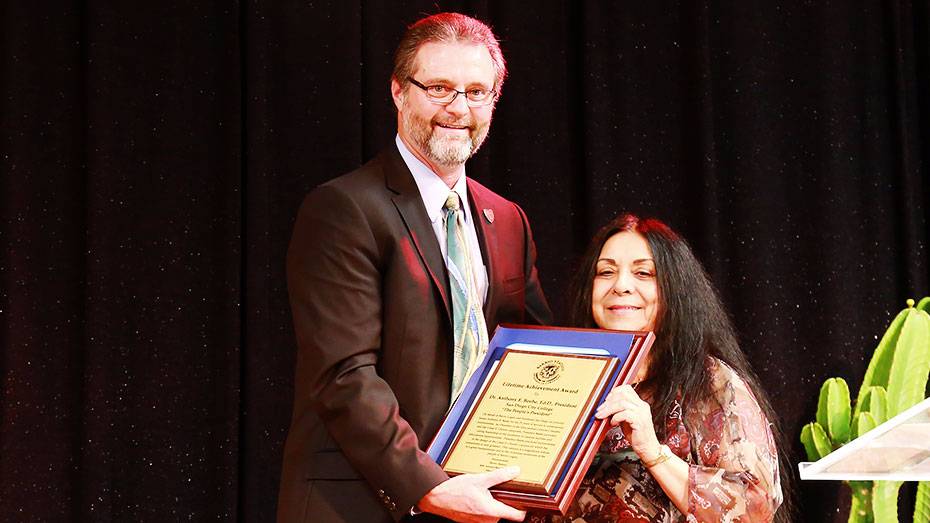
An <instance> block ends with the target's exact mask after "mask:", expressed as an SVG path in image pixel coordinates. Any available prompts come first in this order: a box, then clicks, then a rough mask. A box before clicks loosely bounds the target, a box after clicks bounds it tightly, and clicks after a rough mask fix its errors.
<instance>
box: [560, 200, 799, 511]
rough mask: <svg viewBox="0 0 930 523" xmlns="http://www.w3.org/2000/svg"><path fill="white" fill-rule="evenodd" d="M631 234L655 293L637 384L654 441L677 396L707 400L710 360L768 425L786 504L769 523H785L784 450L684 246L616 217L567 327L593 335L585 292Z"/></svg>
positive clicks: (593, 256) (575, 290)
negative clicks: (745, 390) (615, 240)
mask: <svg viewBox="0 0 930 523" xmlns="http://www.w3.org/2000/svg"><path fill="white" fill-rule="evenodd" d="M624 231H629V232H635V233H638V234H640V235H641V236H643V237H644V238H645V239H646V242H647V243H648V244H649V248H650V250H651V251H652V258H653V260H654V262H655V267H656V280H657V284H658V287H659V301H660V307H659V314H658V317H657V321H656V327H655V335H656V339H655V342H654V344H653V346H652V350H651V351H650V356H651V362H650V364H649V375H648V376H647V377H646V381H645V382H644V383H643V384H642V387H643V388H644V389H645V390H648V391H650V393H651V395H652V416H653V423H654V426H655V428H656V432H657V435H658V436H659V438H660V439H664V432H665V421H664V420H665V419H666V417H667V416H668V413H669V411H670V410H671V409H672V406H673V404H674V401H675V398H676V397H677V396H678V394H681V401H682V407H683V408H684V409H685V410H687V406H688V404H689V403H693V402H697V401H700V400H702V399H705V398H707V397H708V396H709V395H710V394H711V392H712V391H711V388H710V385H711V384H710V380H709V376H708V373H707V372H706V361H707V357H708V356H713V357H715V358H717V359H719V360H721V361H723V362H725V363H726V364H727V365H729V366H730V367H732V368H733V370H735V371H736V373H737V374H739V376H740V377H742V378H743V380H744V381H745V382H746V385H747V386H748V387H749V389H750V390H751V391H752V393H753V394H754V395H755V397H756V400H757V401H758V402H759V406H760V407H761V408H762V411H763V412H764V413H765V415H766V417H767V418H768V419H769V423H770V424H771V428H772V433H773V435H774V436H775V442H776V445H777V446H778V452H779V471H780V475H781V486H782V493H783V496H784V502H783V503H782V507H781V508H780V509H779V510H778V513H777V515H776V517H775V521H778V522H787V521H791V512H792V503H791V499H790V498H791V496H790V494H791V490H792V489H791V488H790V486H791V484H790V481H791V476H790V473H789V470H791V464H790V462H789V461H788V460H787V458H786V456H785V452H786V450H787V449H788V448H790V447H787V446H786V445H785V438H784V435H783V434H782V432H781V430H780V429H779V427H778V424H777V423H776V422H775V421H776V420H777V419H778V417H777V416H776V415H775V412H774V411H773V410H772V406H771V404H770V403H769V400H768V397H767V395H766V394H765V391H764V390H763V389H762V388H761V387H760V386H759V380H758V378H757V377H756V375H755V373H754V372H753V371H752V368H751V367H750V365H749V362H748V361H747V360H746V356H745V355H744V354H743V351H742V350H740V348H739V344H738V343H737V339H736V332H735V330H734V328H733V324H732V322H731V321H730V317H729V316H728V314H727V312H726V309H725V308H724V306H723V303H722V302H721V300H720V297H719V296H718V294H717V291H716V290H715V289H714V287H713V285H712V284H711V282H710V278H708V276H707V273H706V272H705V271H704V268H703V266H702V265H701V263H700V262H699V261H698V260H697V258H696V257H695V256H694V253H693V252H692V251H691V248H690V247H689V246H688V243H687V242H686V241H685V240H684V239H683V238H682V237H681V236H679V235H678V234H677V233H676V232H675V231H673V230H672V229H671V228H669V227H668V226H667V225H665V224H664V223H662V222H661V221H659V220H655V219H642V218H639V217H638V216H635V215H632V214H622V215H620V216H618V217H617V218H615V219H613V220H611V221H610V222H609V223H608V224H607V225H605V226H604V227H602V228H601V229H600V230H599V231H598V232H597V234H595V235H594V238H593V239H592V240H591V243H590V244H589V245H588V249H587V251H586V252H585V254H584V257H583V258H582V260H581V264H580V266H579V268H578V270H577V271H576V273H575V279H574V281H573V282H572V286H571V289H570V291H569V299H570V300H571V303H570V304H569V315H570V316H569V323H570V325H572V326H574V327H585V328H598V326H597V325H596V324H595V323H594V317H593V316H592V312H591V292H592V286H593V284H594V275H595V272H596V271H597V260H598V258H599V257H600V253H601V249H602V248H603V247H604V244H605V243H606V242H607V240H608V239H610V238H611V237H612V236H613V235H615V234H617V233H619V232H624Z"/></svg>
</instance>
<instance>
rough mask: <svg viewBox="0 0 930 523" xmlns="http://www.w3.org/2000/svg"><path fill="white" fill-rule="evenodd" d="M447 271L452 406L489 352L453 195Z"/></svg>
mask: <svg viewBox="0 0 930 523" xmlns="http://www.w3.org/2000/svg"><path fill="white" fill-rule="evenodd" d="M445 224H446V247H447V250H446V256H447V261H446V267H447V268H448V270H449V284H450V290H451V291H452V325H453V327H454V329H455V330H454V333H455V350H454V353H453V354H454V358H455V359H454V361H453V364H452V403H455V400H456V399H457V398H458V397H459V394H461V392H462V387H464V386H465V383H466V382H468V378H469V377H470V376H471V374H472V373H473V372H474V371H475V368H476V367H477V366H478V364H479V363H481V360H482V359H483V358H484V353H485V352H487V350H488V328H487V326H486V325H485V323H484V313H483V312H482V303H481V301H482V300H481V299H480V297H479V296H478V287H477V285H476V284H475V275H474V272H473V270H472V266H471V256H469V253H468V242H467V240H466V239H465V216H464V213H463V212H462V208H461V206H460V205H459V195H458V194H457V193H456V192H455V191H452V192H451V193H449V197H448V198H446V205H445Z"/></svg>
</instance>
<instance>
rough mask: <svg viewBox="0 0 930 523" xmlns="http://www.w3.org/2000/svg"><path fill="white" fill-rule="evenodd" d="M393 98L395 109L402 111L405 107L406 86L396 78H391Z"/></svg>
mask: <svg viewBox="0 0 930 523" xmlns="http://www.w3.org/2000/svg"><path fill="white" fill-rule="evenodd" d="M391 98H393V99H394V107H396V108H397V110H398V111H400V109H401V107H402V106H403V105H404V86H403V85H401V83H400V82H398V81H397V78H394V77H391Z"/></svg>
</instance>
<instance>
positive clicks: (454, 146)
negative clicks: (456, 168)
mask: <svg viewBox="0 0 930 523" xmlns="http://www.w3.org/2000/svg"><path fill="white" fill-rule="evenodd" d="M402 119H403V123H404V128H405V129H406V130H407V132H408V133H409V134H410V138H411V139H412V140H413V141H414V142H415V144H416V146H417V148H418V149H420V151H422V152H423V153H424V154H425V155H426V156H427V157H428V158H429V159H430V160H431V161H433V162H435V163H437V164H438V165H443V166H452V165H461V164H463V163H465V161H466V160H468V159H469V158H471V157H472V155H474V154H475V153H476V152H477V151H478V148H479V147H481V144H482V143H484V139H485V138H487V136H488V129H489V128H490V126H491V122H490V121H488V122H486V123H485V124H484V125H481V126H477V125H476V124H475V122H474V120H473V119H470V118H463V119H462V120H459V121H440V120H439V119H438V118H434V119H433V120H432V121H427V120H425V119H423V118H420V117H418V116H416V115H415V114H414V113H413V111H404V114H403V115H402ZM439 124H444V125H457V126H462V127H467V128H468V136H454V135H440V134H439V133H436V132H435V128H434V126H437V125H439Z"/></svg>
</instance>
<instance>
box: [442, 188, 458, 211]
mask: <svg viewBox="0 0 930 523" xmlns="http://www.w3.org/2000/svg"><path fill="white" fill-rule="evenodd" d="M445 207H446V209H449V210H450V211H453V212H454V211H457V210H459V194H458V193H457V192H455V191H452V192H450V193H449V196H448V198H446V206H445Z"/></svg>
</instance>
